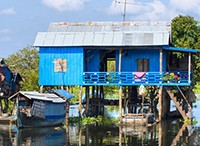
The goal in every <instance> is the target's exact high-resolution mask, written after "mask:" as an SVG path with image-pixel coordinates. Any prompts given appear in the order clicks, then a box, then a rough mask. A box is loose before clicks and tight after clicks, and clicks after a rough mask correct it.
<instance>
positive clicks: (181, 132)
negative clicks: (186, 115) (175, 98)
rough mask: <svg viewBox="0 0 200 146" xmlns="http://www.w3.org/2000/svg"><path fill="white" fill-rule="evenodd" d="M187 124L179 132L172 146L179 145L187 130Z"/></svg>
mask: <svg viewBox="0 0 200 146" xmlns="http://www.w3.org/2000/svg"><path fill="white" fill-rule="evenodd" d="M186 127H187V124H186V123H184V124H183V125H182V127H181V128H180V130H179V131H178V133H177V135H176V137H175V138H174V139H173V141H172V144H171V146H176V145H177V143H178V142H179V141H180V138H181V137H182V136H183V132H184V131H185V130H186Z"/></svg>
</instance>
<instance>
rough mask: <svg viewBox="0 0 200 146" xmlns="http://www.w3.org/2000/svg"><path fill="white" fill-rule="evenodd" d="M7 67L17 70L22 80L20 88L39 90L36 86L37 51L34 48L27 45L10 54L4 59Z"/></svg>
mask: <svg viewBox="0 0 200 146" xmlns="http://www.w3.org/2000/svg"><path fill="white" fill-rule="evenodd" d="M6 64H7V65H8V66H9V68H10V69H11V70H12V71H14V72H18V73H19V74H20V75H21V77H22V78H23V81H22V82H21V83H20V84H21V86H22V88H21V90H24V91H27V90H39V86H38V51H37V50H36V49H35V48H32V47H27V48H24V49H22V50H19V51H18V52H17V53H14V54H12V55H10V56H9V57H8V58H7V59H6Z"/></svg>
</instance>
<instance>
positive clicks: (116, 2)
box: [115, 0, 146, 21]
mask: <svg viewBox="0 0 200 146" xmlns="http://www.w3.org/2000/svg"><path fill="white" fill-rule="evenodd" d="M116 4H123V5H124V12H123V14H122V16H123V21H126V7H127V5H138V6H146V4H141V3H134V2H128V1H127V0H124V1H118V0H115V6H116Z"/></svg>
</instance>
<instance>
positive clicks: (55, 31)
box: [34, 22, 197, 116]
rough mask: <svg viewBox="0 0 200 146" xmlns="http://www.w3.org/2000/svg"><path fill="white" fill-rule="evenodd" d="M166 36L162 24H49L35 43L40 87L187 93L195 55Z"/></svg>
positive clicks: (167, 31) (168, 32) (194, 51)
mask: <svg viewBox="0 0 200 146" xmlns="http://www.w3.org/2000/svg"><path fill="white" fill-rule="evenodd" d="M170 32H171V30H170V25H168V24H167V23H165V22H83V23H81V22H78V23H71V22H58V23H51V24H50V25H49V28H48V31H47V32H38V34H37V37H36V39H35V42H34V46H36V47H39V85H40V86H74V85H79V86H85V87H88V86H119V87H123V86H140V85H144V86H159V87H168V86H169V87H170V86H176V87H178V88H179V87H181V86H186V87H190V85H191V82H192V70H191V57H192V53H196V52H197V51H196V50H193V49H186V48H175V47H172V46H170V41H171V39H170ZM174 52H178V53H182V54H184V58H182V59H179V58H178V57H177V55H176V53H174ZM109 62H113V63H114V64H115V68H114V70H112V71H110V69H109V68H108V63H109ZM179 89H180V88H179ZM169 94H171V92H170V93H169ZM170 97H171V96H170ZM171 98H173V99H174V98H175V97H173V96H172V97H171ZM160 102H162V101H161V100H160ZM119 105H121V104H120V103H119ZM160 105H162V104H160ZM177 106H178V105H177ZM184 114H186V113H184ZM160 116H162V111H160Z"/></svg>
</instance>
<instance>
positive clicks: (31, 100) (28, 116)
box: [9, 90, 73, 128]
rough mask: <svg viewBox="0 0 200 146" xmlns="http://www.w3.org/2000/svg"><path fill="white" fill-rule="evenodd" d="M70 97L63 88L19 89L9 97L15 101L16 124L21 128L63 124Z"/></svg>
mask: <svg viewBox="0 0 200 146" xmlns="http://www.w3.org/2000/svg"><path fill="white" fill-rule="evenodd" d="M72 97H73V95H71V94H69V93H68V92H67V91H65V90H55V91H54V92H53V93H38V92H32V91H19V92H17V93H16V94H14V95H13V96H11V97H10V98H9V99H10V100H15V101H16V108H15V109H16V110H15V112H16V116H17V126H18V127H19V128H21V127H44V126H53V125H59V124H63V123H64V121H65V117H66V110H67V108H68V105H67V100H68V99H70V98H72Z"/></svg>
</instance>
